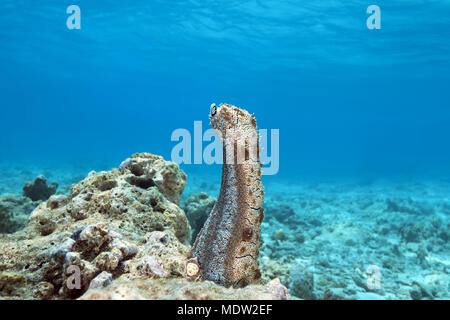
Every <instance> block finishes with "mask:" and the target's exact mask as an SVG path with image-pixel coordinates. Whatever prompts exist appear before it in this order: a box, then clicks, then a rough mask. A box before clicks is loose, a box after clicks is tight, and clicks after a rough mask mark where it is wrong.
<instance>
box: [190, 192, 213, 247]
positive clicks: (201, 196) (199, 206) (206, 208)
mask: <svg viewBox="0 0 450 320" xmlns="http://www.w3.org/2000/svg"><path fill="white" fill-rule="evenodd" d="M215 203H216V199H214V198H213V197H210V196H208V195H207V194H206V193H205V192H200V193H197V194H191V195H190V196H189V198H187V200H186V201H185V202H184V205H183V210H184V213H185V214H186V216H187V218H188V220H189V223H190V225H191V228H192V239H194V240H195V239H196V238H197V235H198V233H199V232H200V230H201V229H202V227H203V225H204V224H205V221H206V219H208V216H209V214H210V212H211V210H212V209H213V208H214V204H215Z"/></svg>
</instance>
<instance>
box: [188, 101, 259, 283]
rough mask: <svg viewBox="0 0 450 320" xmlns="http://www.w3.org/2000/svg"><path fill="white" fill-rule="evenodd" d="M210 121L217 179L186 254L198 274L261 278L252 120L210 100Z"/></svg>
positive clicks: (230, 279)
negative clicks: (217, 144) (219, 149)
mask: <svg viewBox="0 0 450 320" xmlns="http://www.w3.org/2000/svg"><path fill="white" fill-rule="evenodd" d="M210 120H211V126H212V127H213V128H214V129H215V130H216V132H217V133H218V135H219V137H221V140H222V146H223V151H224V152H223V159H224V164H223V166H222V183H221V188H220V194H219V198H218V199H217V202H216V204H215V206H214V209H213V210H212V212H211V214H210V216H209V217H208V219H207V220H206V222H205V225H204V227H203V228H202V230H201V231H200V233H199V235H198V237H197V239H196V241H195V244H194V248H193V251H192V257H196V258H198V262H199V264H200V268H201V271H202V274H203V279H205V280H211V281H214V282H216V283H218V284H221V285H224V286H235V287H244V286H246V285H247V284H250V283H254V282H256V281H258V280H259V279H260V278H261V273H260V271H259V265H258V256H259V246H260V242H259V240H260V233H261V229H260V225H261V221H262V218H263V209H262V203H263V198H264V193H263V186H262V184H261V163H260V161H259V141H258V136H257V126H256V120H255V117H254V116H253V115H250V114H249V113H248V112H247V111H245V110H241V109H238V108H236V107H234V106H231V105H227V104H222V105H220V107H219V108H217V107H216V106H215V105H214V104H213V105H212V106H211V112H210ZM239 155H241V158H240V157H239Z"/></svg>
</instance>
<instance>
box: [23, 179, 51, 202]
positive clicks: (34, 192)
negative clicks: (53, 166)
mask: <svg viewBox="0 0 450 320" xmlns="http://www.w3.org/2000/svg"><path fill="white" fill-rule="evenodd" d="M56 189H58V184H57V183H56V182H53V183H51V184H48V183H47V179H46V178H45V177H44V176H43V175H40V176H38V177H37V178H36V179H34V180H33V181H28V182H27V183H26V184H25V185H24V186H23V195H24V196H25V197H28V198H30V199H31V200H32V201H38V200H42V201H45V200H47V199H48V198H50V196H51V195H53V194H55V192H56Z"/></svg>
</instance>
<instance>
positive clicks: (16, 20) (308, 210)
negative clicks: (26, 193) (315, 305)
mask: <svg viewBox="0 0 450 320" xmlns="http://www.w3.org/2000/svg"><path fill="white" fill-rule="evenodd" d="M373 4H375V5H378V6H379V8H380V10H381V28H380V29H373V30H371V29H369V28H368V27H367V24H366V21H367V19H368V18H369V16H370V14H368V13H367V12H366V9H367V7H368V6H370V5H373ZM69 5H77V6H79V8H80V9H81V29H73V30H71V29H69V28H68V27H67V24H66V22H67V19H68V18H69V17H70V15H71V13H67V12H66V9H67V8H68V6H69ZM449 89H450V2H449V1H446V0H434V1H431V0H430V1H419V0H410V1H405V0H397V1H385V0H377V1H373V2H372V1H369V2H367V1H360V0H352V1H346V2H342V1H341V2H339V1H330V0H324V1H320V2H319V1H313V2H305V1H295V0H277V1H262V0H240V1H235V0H228V1H216V0H213V1H198V0H184V1H179V0H176V1H175V0H174V1H167V0H166V1H162V0H152V1H142V0H135V1H112V0H98V1H87V0H74V2H63V1H59V0H58V1H57V0H44V1H39V2H36V1H34V2H33V1H26V0H2V1H1V2H0V111H1V117H0V119H1V121H0V124H1V125H0V196H2V195H3V194H7V193H14V194H16V196H17V195H18V194H21V193H22V186H23V184H24V183H25V182H26V181H28V180H31V179H34V178H35V177H36V175H37V174H40V173H42V174H44V175H45V176H46V177H47V178H48V179H49V181H56V182H58V183H59V184H60V188H59V189H58V193H64V194H68V193H69V190H70V189H69V188H70V185H71V184H72V183H76V182H78V181H80V180H82V179H83V178H85V177H86V174H87V173H88V172H89V171H90V170H97V171H98V170H109V169H111V168H113V167H117V166H118V165H119V164H120V163H121V162H122V161H123V160H125V159H126V158H128V157H129V156H130V155H131V154H133V153H136V152H150V153H154V154H159V155H162V156H164V158H165V159H170V158H171V151H172V148H173V147H174V146H175V145H176V142H173V141H171V134H172V133H173V131H174V130H176V129H178V128H185V129H187V130H189V131H190V132H191V134H192V135H193V134H194V121H202V123H203V131H205V130H206V129H208V128H209V120H208V115H209V111H210V105H211V103H216V104H219V103H229V104H233V105H236V106H238V107H240V108H244V109H246V110H248V111H249V112H251V113H254V114H255V116H256V119H257V123H258V126H259V127H260V128H263V129H268V130H273V129H279V134H280V136H279V171H278V173H277V174H275V175H272V176H265V177H264V178H263V182H264V187H265V204H264V207H265V210H266V211H265V212H264V213H265V215H266V216H265V219H264V220H263V223H262V237H261V238H262V240H263V241H262V242H263V245H262V247H261V255H260V260H261V266H262V270H263V276H266V275H268V276H267V277H270V276H272V277H280V278H281V280H282V282H283V283H284V284H286V285H287V286H288V287H289V290H290V292H291V293H292V294H293V295H295V296H298V297H300V298H305V297H306V298H310V297H311V296H302V294H303V293H302V292H298V291H296V289H295V288H297V287H299V286H296V284H295V283H296V281H297V280H298V279H297V280H296V277H297V278H299V279H300V280H299V281H300V282H301V281H302V279H303V278H302V277H303V276H302V274H303V273H302V272H303V271H298V270H300V269H301V268H305V269H307V270H308V272H310V273H311V274H313V275H314V278H315V281H316V284H315V288H314V292H312V293H311V294H312V295H314V296H315V297H317V298H330V297H332V298H333V297H334V298H335V296H333V295H335V294H336V295H339V292H337V293H336V292H334V291H332V292H331V291H329V290H332V289H336V288H338V289H341V288H340V287H339V286H342V287H343V290H344V292H343V293H342V295H343V297H345V298H352V299H353V298H356V299H378V298H384V299H410V298H413V299H415V298H425V299H428V298H443V299H448V298H449V292H450V277H449V274H448V270H449V268H450V253H449V252H450V247H449V243H450V241H449V240H450V231H449V230H450V228H449V226H450V225H449V217H450V148H449V146H450V144H449V140H450V125H449V124H450V90H449ZM207 144H208V143H206V142H205V143H204V144H203V147H205V146H206V145H207ZM268 149H269V150H268V153H269V154H270V153H271V151H272V150H271V146H270V145H269V147H268ZM220 167H221V166H220V165H219V164H214V165H205V164H203V165H198V164H197V165H194V164H182V165H181V168H182V169H183V170H184V171H185V172H187V173H188V183H187V186H186V189H185V191H184V194H183V196H182V201H181V203H180V206H181V207H182V208H183V209H184V210H186V208H184V207H183V203H185V202H184V201H185V200H186V199H187V198H188V197H189V196H190V195H191V194H193V193H199V192H207V193H208V194H209V195H212V196H213V197H216V196H217V194H218V191H219V188H220ZM5 199H6V200H5ZM8 199H9V200H8ZM10 199H11V196H10V195H8V196H7V197H5V198H4V199H0V200H1V201H3V202H4V203H7V201H10V202H8V203H7V204H8V205H9V203H11V200H10ZM12 199H16V198H14V196H13V197H12ZM25 200H26V199H25ZM25 200H23V199H22V201H24V202H26V201H25ZM12 203H14V201H12ZM0 204H1V203H0ZM4 207H5V208H6V207H7V206H6V205H5V206H4ZM8 208H9V207H8ZM24 208H25V206H24ZM24 208H22V207H20V208H19V209H20V210H21V211H23V212H21V214H22V218H23V221H26V220H27V219H28V214H29V213H30V212H29V211H31V209H30V210H28V209H29V208H28V207H26V208H25V209H24ZM0 209H1V208H0ZM27 210H28V211H27ZM4 211H5V212H6V210H4ZM0 213H2V212H0ZM7 213H8V212H7ZM2 214H3V213H2ZM11 216H12V217H14V215H11ZM0 222H1V221H0ZM23 224H25V222H23ZM372 265H375V266H376V267H377V268H379V269H381V272H382V275H383V283H382V284H383V288H382V290H378V291H371V290H366V288H365V287H364V285H361V283H363V282H364V281H365V278H363V276H362V274H363V273H364V272H365V269H366V268H367V267H370V266H372ZM277 268H278V269H277ZM287 269H290V271H289V270H287ZM293 270H296V271H295V272H294V271H293ZM271 272H273V274H271ZM289 272H291V273H290V274H289ZM298 274H300V276H295V275H298ZM305 278H306V277H305ZM355 279H356V280H355ZM353 282H354V283H353ZM300 287H301V286H300ZM330 288H331V289H330ZM424 288H425V289H424ZM427 288H431V289H427ZM345 290H347V291H345ZM330 292H331V293H330ZM430 292H431V293H430ZM1 294H2V293H1V292H0V295H1Z"/></svg>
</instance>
